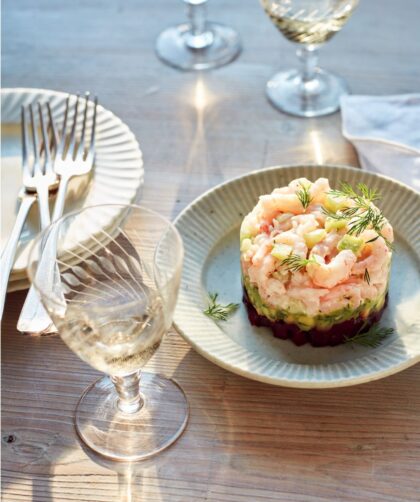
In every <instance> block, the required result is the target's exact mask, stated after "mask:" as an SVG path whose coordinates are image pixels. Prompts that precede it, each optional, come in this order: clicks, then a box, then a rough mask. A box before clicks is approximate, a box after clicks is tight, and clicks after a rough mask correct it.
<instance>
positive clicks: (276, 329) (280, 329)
mask: <svg viewBox="0 0 420 502" xmlns="http://www.w3.org/2000/svg"><path fill="white" fill-rule="evenodd" d="M271 329H272V330H273V335H274V336H275V337H276V338H282V339H283V340H287V339H288V338H289V333H288V330H287V324H285V323H284V322H276V323H274V324H273V326H272V328H271Z"/></svg>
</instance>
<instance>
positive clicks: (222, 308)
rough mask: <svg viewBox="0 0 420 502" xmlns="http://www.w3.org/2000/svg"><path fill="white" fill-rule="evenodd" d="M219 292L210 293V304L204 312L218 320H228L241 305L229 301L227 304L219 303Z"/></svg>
mask: <svg viewBox="0 0 420 502" xmlns="http://www.w3.org/2000/svg"><path fill="white" fill-rule="evenodd" d="M218 296H219V295H218V293H209V305H208V307H207V309H206V310H204V314H206V315H207V316H209V317H212V318H213V319H216V320H217V321H226V320H227V318H228V317H229V316H230V315H231V314H233V313H234V312H235V311H236V310H237V308H238V307H239V304H238V303H228V304H227V305H221V304H220V303H217V297H218Z"/></svg>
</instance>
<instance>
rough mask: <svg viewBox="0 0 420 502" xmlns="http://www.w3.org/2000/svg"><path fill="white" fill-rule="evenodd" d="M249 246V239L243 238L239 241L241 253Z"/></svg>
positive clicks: (250, 243) (250, 244)
mask: <svg viewBox="0 0 420 502" xmlns="http://www.w3.org/2000/svg"><path fill="white" fill-rule="evenodd" d="M251 246H252V241H251V239H243V241H242V242H241V253H246V252H247V251H248V250H249V248H250V247H251Z"/></svg>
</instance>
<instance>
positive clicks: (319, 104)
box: [266, 69, 349, 117]
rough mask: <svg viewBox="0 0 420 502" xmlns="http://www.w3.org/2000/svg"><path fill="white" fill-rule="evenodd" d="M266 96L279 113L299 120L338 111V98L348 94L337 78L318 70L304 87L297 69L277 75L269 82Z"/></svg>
mask: <svg viewBox="0 0 420 502" xmlns="http://www.w3.org/2000/svg"><path fill="white" fill-rule="evenodd" d="M266 92H267V97H268V99H269V100H270V102H271V103H272V104H273V105H274V106H275V107H276V108H278V109H279V110H281V111H283V112H286V113H289V114H290V115H296V116H298V117H321V116H322V115H329V114H331V113H334V112H336V111H337V110H338V109H339V108H340V98H341V96H344V95H345V94H348V93H349V89H348V87H347V84H346V82H345V81H344V80H343V79H342V78H341V77H339V76H337V75H334V74H332V73H328V72H326V71H324V70H320V69H317V70H316V77H315V79H314V80H313V81H311V82H308V83H306V84H303V82H302V78H301V74H300V73H299V71H297V70H289V71H284V72H280V73H277V74H276V75H274V76H273V77H272V78H271V79H270V80H269V81H268V82H267V87H266Z"/></svg>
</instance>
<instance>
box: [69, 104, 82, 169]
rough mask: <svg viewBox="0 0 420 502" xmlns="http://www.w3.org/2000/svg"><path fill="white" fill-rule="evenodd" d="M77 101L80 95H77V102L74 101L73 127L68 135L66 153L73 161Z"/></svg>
mask: <svg viewBox="0 0 420 502" xmlns="http://www.w3.org/2000/svg"><path fill="white" fill-rule="evenodd" d="M79 100H80V95H79V94H78V95H77V100H76V106H75V108H74V115H73V126H72V128H71V133H70V141H69V149H68V153H69V154H70V155H71V157H72V158H73V159H74V157H75V153H76V151H75V148H74V145H75V143H76V126H77V112H78V109H79Z"/></svg>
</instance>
